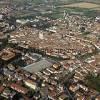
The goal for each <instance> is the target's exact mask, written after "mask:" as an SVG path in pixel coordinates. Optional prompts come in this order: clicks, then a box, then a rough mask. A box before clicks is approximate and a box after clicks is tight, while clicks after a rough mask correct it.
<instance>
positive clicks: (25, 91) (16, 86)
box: [11, 83, 28, 94]
mask: <svg viewBox="0 0 100 100" xmlns="http://www.w3.org/2000/svg"><path fill="white" fill-rule="evenodd" d="M11 88H12V89H14V90H16V91H18V92H20V93H22V94H26V93H27V92H28V89H26V88H24V87H22V86H20V85H18V84H15V83H12V84H11Z"/></svg>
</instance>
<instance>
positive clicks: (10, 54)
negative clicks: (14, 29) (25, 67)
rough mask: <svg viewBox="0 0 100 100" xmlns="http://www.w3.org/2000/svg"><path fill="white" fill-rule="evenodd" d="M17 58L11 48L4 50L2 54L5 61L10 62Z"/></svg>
mask: <svg viewBox="0 0 100 100" xmlns="http://www.w3.org/2000/svg"><path fill="white" fill-rule="evenodd" d="M15 56H16V54H15V53H14V52H12V51H11V50H10V49H9V48H7V49H4V50H2V51H1V52H0V57H1V59H2V60H3V61H9V60H11V59H13V58H14V57H15Z"/></svg>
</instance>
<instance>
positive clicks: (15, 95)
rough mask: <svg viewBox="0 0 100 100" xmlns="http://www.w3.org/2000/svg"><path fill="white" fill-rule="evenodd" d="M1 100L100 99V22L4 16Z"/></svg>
mask: <svg viewBox="0 0 100 100" xmlns="http://www.w3.org/2000/svg"><path fill="white" fill-rule="evenodd" d="M0 100H100V17H99V16H97V17H95V18H92V17H89V18H88V17H86V16H80V15H75V14H74V15H73V14H68V13H65V14H64V18H58V19H50V18H49V17H43V16H36V17H35V18H34V19H15V18H14V17H13V16H9V15H7V14H4V13H1V14H0Z"/></svg>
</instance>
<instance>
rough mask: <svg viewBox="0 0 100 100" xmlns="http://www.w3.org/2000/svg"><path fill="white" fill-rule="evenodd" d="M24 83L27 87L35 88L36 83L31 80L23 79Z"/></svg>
mask: <svg viewBox="0 0 100 100" xmlns="http://www.w3.org/2000/svg"><path fill="white" fill-rule="evenodd" d="M24 83H25V85H27V86H28V87H30V88H32V89H34V90H35V89H36V88H37V83H36V82H34V81H32V80H29V79H28V80H25V81H24Z"/></svg>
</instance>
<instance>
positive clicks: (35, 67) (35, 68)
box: [23, 59, 52, 73]
mask: <svg viewBox="0 0 100 100" xmlns="http://www.w3.org/2000/svg"><path fill="white" fill-rule="evenodd" d="M51 66H52V63H51V62H49V61H47V60H46V59H43V60H40V61H39V62H36V63H33V64H31V65H29V66H26V67H24V68H23V69H24V70H26V71H27V72H30V73H37V72H39V71H41V70H43V69H45V68H47V67H51Z"/></svg>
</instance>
